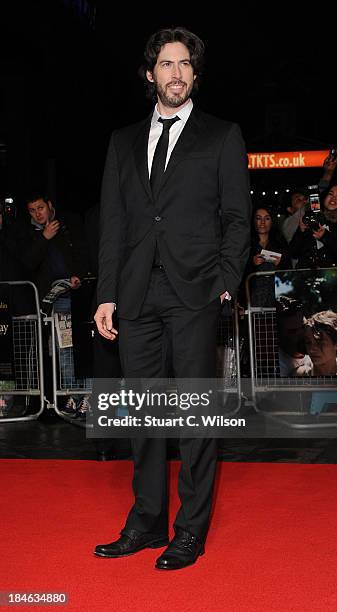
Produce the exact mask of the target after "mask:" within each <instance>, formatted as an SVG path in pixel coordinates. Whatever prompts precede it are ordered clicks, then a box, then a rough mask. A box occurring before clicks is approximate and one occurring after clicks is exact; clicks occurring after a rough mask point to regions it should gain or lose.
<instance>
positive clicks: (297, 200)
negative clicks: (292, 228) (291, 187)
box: [290, 193, 308, 212]
mask: <svg viewBox="0 0 337 612" xmlns="http://www.w3.org/2000/svg"><path fill="white" fill-rule="evenodd" d="M307 200H308V198H307V197H306V196H305V195H304V194H303V193H293V194H292V196H291V206H290V208H291V211H292V212H296V211H297V210H300V208H303V207H304V206H305V205H306V203H307Z"/></svg>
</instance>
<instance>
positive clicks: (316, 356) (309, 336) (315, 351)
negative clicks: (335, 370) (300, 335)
mask: <svg viewBox="0 0 337 612" xmlns="http://www.w3.org/2000/svg"><path fill="white" fill-rule="evenodd" d="M304 334H305V345H306V348H307V352H308V354H309V355H310V357H311V360H312V362H313V364H314V366H316V367H320V368H321V367H322V366H324V364H329V363H331V361H332V362H334V361H335V360H336V345H335V344H334V342H333V340H332V338H331V337H330V336H329V334H327V333H326V332H325V331H320V332H319V334H317V333H315V332H314V330H313V328H312V327H310V326H309V325H306V326H305V331H304Z"/></svg>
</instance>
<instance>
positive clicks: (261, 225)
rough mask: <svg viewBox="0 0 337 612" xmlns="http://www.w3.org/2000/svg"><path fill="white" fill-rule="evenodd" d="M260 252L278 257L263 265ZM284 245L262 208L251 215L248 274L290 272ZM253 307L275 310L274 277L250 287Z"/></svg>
mask: <svg viewBox="0 0 337 612" xmlns="http://www.w3.org/2000/svg"><path fill="white" fill-rule="evenodd" d="M263 251H273V252H274V253H279V256H277V257H275V258H273V259H272V261H266V257H265V256H264V254H263ZM291 267H292V266H291V259H290V257H289V255H288V245H287V243H286V241H285V240H284V239H283V238H282V237H281V236H278V234H277V231H276V230H275V223H274V220H273V217H272V214H271V212H270V210H269V209H268V208H267V207H265V206H259V208H256V210H255V212H254V214H253V231H252V246H251V252H250V257H249V261H248V266H247V274H252V273H253V272H269V271H270V272H272V271H274V270H287V269H289V268H291ZM250 288H251V289H250V295H251V303H252V305H253V306H275V292H274V276H273V275H271V276H259V277H254V278H252V280H251V283H250Z"/></svg>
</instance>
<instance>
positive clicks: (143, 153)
mask: <svg viewBox="0 0 337 612" xmlns="http://www.w3.org/2000/svg"><path fill="white" fill-rule="evenodd" d="M151 117H152V114H151V116H150V117H148V118H147V119H146V120H145V121H144V122H143V124H142V125H141V128H140V130H139V132H138V134H137V137H136V140H135V146H134V156H135V162H136V167H137V170H138V173H139V177H140V180H141V182H142V183H143V186H144V189H145V191H146V193H147V194H148V196H150V198H151V199H152V191H151V185H150V180H149V168H148V156H147V149H148V142H149V132H150V127H151Z"/></svg>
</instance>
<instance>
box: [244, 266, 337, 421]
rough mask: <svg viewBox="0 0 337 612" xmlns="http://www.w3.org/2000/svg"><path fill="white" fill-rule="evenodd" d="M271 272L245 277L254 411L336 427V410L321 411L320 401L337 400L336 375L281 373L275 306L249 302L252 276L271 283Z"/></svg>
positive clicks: (272, 279) (272, 275) (285, 419)
mask: <svg viewBox="0 0 337 612" xmlns="http://www.w3.org/2000/svg"><path fill="white" fill-rule="evenodd" d="M297 272H298V273H299V274H300V273H301V272H307V270H298V271H297ZM274 276H275V271H268V272H255V273H254V274H251V275H250V276H249V277H248V278H247V280H246V295H247V305H248V307H247V315H248V334H249V352H250V372H251V397H252V403H253V406H254V408H255V410H256V412H257V413H260V414H263V415H264V416H269V417H273V418H275V417H277V419H278V421H279V422H281V423H283V424H285V425H287V426H288V427H291V428H294V429H304V430H314V429H318V430H319V429H323V428H329V427H330V428H331V427H332V428H336V427H337V412H329V410H324V411H323V405H325V404H329V403H330V404H331V403H335V404H337V377H333V376H324V377H323V376H319V377H315V376H289V377H287V376H281V373H280V363H279V339H278V329H277V315H276V307H257V306H254V305H253V304H252V302H251V282H252V279H254V278H257V277H270V279H271V282H272V283H274ZM329 399H333V400H334V402H329V401H328V400H329ZM324 400H325V401H324Z"/></svg>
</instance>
